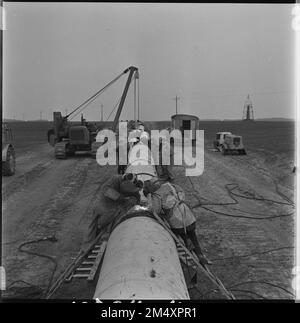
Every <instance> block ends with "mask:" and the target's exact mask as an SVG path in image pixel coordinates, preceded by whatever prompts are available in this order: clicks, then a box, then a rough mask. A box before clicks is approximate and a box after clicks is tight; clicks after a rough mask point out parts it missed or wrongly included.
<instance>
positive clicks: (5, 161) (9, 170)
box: [2, 123, 16, 176]
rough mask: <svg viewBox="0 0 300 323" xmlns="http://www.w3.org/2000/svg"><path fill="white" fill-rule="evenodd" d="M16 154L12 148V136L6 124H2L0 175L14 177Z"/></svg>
mask: <svg viewBox="0 0 300 323" xmlns="http://www.w3.org/2000/svg"><path fill="white" fill-rule="evenodd" d="M15 170H16V154H15V149H14V146H13V134H12V130H11V128H10V127H9V126H8V125H7V123H2V175H4V176H11V175H14V173H15Z"/></svg>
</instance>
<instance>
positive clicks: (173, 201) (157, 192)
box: [143, 181, 211, 264]
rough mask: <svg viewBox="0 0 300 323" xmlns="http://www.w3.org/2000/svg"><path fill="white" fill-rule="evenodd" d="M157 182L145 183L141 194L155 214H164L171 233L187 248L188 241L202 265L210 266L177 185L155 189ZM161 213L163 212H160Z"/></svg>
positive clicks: (192, 219)
mask: <svg viewBox="0 0 300 323" xmlns="http://www.w3.org/2000/svg"><path fill="white" fill-rule="evenodd" d="M157 187H158V186H157V182H156V183H155V182H151V181H150V182H149V183H148V182H145V184H144V190H143V193H144V195H145V196H147V199H148V201H149V206H150V208H151V209H152V210H153V211H154V212H155V213H156V214H158V215H159V214H162V213H164V215H165V219H166V220H167V222H168V223H169V225H170V227H171V229H172V231H173V232H174V233H175V234H177V235H179V236H180V237H182V239H183V240H184V242H185V245H186V246H187V247H188V239H189V240H190V241H191V243H192V246H193V249H194V250H195V253H196V255H197V257H198V259H199V261H200V262H201V263H203V264H211V262H210V261H209V260H208V259H207V258H206V257H205V255H204V254H203V252H202V248H201V246H200V243H199V241H198V238H197V235H196V219H195V216H194V214H193V212H192V211H191V209H190V208H189V207H188V206H187V205H186V204H185V203H184V199H185V194H184V191H183V189H182V188H181V187H180V186H179V185H175V184H171V183H164V184H162V185H160V187H159V188H158V189H157ZM162 211H163V212H162Z"/></svg>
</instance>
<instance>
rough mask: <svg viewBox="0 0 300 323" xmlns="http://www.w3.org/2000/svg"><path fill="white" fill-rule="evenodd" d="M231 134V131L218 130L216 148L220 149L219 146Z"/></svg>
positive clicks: (215, 141)
mask: <svg viewBox="0 0 300 323" xmlns="http://www.w3.org/2000/svg"><path fill="white" fill-rule="evenodd" d="M231 134H232V133H231V132H229V131H223V132H217V134H216V139H215V140H214V148H215V149H219V146H220V145H222V144H223V143H224V141H225V137H226V136H228V135H231Z"/></svg>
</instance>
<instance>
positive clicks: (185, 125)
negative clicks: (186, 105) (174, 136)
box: [171, 114, 199, 140]
mask: <svg viewBox="0 0 300 323" xmlns="http://www.w3.org/2000/svg"><path fill="white" fill-rule="evenodd" d="M171 119H172V128H173V129H179V130H180V131H181V132H182V135H183V134H184V130H191V139H192V140H195V139H196V130H197V129H199V118H198V117H196V116H193V115H189V114H174V115H173V116H172V117H171Z"/></svg>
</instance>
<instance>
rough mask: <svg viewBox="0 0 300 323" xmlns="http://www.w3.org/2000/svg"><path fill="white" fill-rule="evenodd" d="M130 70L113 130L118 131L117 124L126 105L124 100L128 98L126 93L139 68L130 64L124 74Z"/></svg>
mask: <svg viewBox="0 0 300 323" xmlns="http://www.w3.org/2000/svg"><path fill="white" fill-rule="evenodd" d="M128 71H130V72H129V75H128V79H127V82H126V85H125V88H124V91H123V94H122V97H121V100H120V103H119V107H118V110H117V113H116V115H115V118H114V122H113V126H112V130H113V131H116V129H117V125H118V122H119V118H120V115H121V112H122V109H123V105H124V102H125V99H126V95H127V93H128V89H129V85H130V83H131V80H132V77H133V75H134V73H135V72H138V68H137V67H134V66H130V67H128V68H127V69H126V70H125V71H124V74H125V73H127V72H128Z"/></svg>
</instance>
